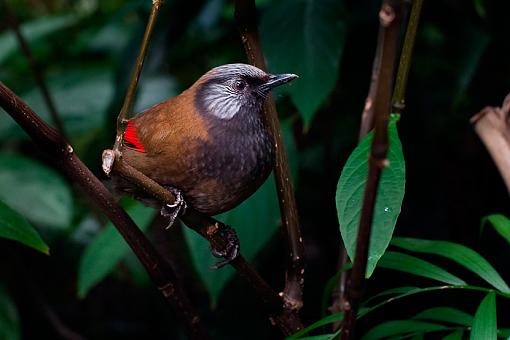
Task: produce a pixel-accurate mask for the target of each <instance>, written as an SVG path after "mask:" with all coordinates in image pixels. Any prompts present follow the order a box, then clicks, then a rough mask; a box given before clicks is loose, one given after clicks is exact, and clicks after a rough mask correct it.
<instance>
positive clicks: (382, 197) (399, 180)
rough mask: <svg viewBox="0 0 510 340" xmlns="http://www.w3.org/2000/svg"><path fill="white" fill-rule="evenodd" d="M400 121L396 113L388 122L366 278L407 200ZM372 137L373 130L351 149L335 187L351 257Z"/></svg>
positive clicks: (344, 237) (343, 233)
mask: <svg viewBox="0 0 510 340" xmlns="http://www.w3.org/2000/svg"><path fill="white" fill-rule="evenodd" d="M397 121H398V116H396V115H394V116H392V119H391V120H390V123H389V125H388V139H389V150H388V161H389V165H388V166H387V167H386V168H385V169H384V170H383V173H382V175H381V181H380V185H379V187H378V190H377V198H376V203H375V208H374V221H373V226H372V228H373V229H372V230H373V232H372V234H371V238H370V246H369V250H368V253H369V254H368V263H367V273H366V276H367V277H370V276H371V275H372V272H373V271H374V269H375V266H376V264H377V261H379V259H380V258H381V256H382V255H383V254H384V251H385V250H386V247H388V244H389V243H390V240H391V235H392V234H393V229H394V228H395V224H396V223H397V217H398V215H399V214H400V207H401V205H402V200H403V199H404V187H405V164H404V154H403V152H402V145H401V143H400V140H399V138H398V133H397ZM372 139H373V133H369V134H368V135H367V136H366V137H365V138H363V140H362V141H361V142H360V143H359V144H358V146H357V147H356V149H355V150H354V151H353V152H352V154H351V156H350V157H349V159H347V162H346V163H345V166H344V168H343V170H342V175H341V176H340V179H339V180H338V186H337V189H336V209H337V213H338V222H339V224H340V232H341V234H342V239H343V241H344V244H345V247H346V249H347V254H349V257H350V259H351V260H353V257H354V254H355V251H356V236H357V235H358V225H359V220H360V216H361V207H362V205H361V204H360V203H361V202H362V201H363V195H364V193H365V184H366V181H367V175H368V159H369V153H370V146H371V145H372Z"/></svg>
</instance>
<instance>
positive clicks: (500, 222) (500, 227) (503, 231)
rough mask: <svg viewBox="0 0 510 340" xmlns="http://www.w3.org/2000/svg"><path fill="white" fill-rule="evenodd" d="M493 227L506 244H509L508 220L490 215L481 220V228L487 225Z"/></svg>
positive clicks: (509, 228) (499, 215)
mask: <svg viewBox="0 0 510 340" xmlns="http://www.w3.org/2000/svg"><path fill="white" fill-rule="evenodd" d="M487 222H490V224H491V225H492V226H493V227H494V230H496V232H497V233H498V234H499V235H501V237H503V238H504V239H505V240H506V241H507V242H508V243H510V220H509V219H508V218H507V217H506V216H505V215H501V214H492V215H488V216H485V217H484V218H483V219H482V227H483V226H484V225H485V224H486V223H487Z"/></svg>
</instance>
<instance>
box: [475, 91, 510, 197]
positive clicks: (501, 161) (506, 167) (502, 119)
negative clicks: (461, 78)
mask: <svg viewBox="0 0 510 340" xmlns="http://www.w3.org/2000/svg"><path fill="white" fill-rule="evenodd" d="M509 112H510V93H509V94H508V95H507V96H506V97H505V100H504V101H503V105H502V106H501V107H492V106H487V107H485V108H484V109H482V111H480V112H479V113H477V114H476V115H474V116H473V117H472V118H471V123H472V124H473V125H474V126H475V131H476V133H477V134H478V137H480V139H481V140H482V142H483V144H485V147H486V148H487V150H488V151H489V153H490V155H491V157H492V159H493V160H494V163H496V166H497V168H498V170H499V173H500V174H501V177H503V181H504V182H505V185H506V188H507V190H508V192H509V193H510V123H509V121H508V117H509V116H508V115H509Z"/></svg>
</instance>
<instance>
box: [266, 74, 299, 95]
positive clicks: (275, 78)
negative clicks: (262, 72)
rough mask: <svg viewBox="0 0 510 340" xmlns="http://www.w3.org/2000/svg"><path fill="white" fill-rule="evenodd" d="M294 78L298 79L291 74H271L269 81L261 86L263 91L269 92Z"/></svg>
mask: <svg viewBox="0 0 510 340" xmlns="http://www.w3.org/2000/svg"><path fill="white" fill-rule="evenodd" d="M296 78H299V77H298V76H297V75H296V74H292V73H283V74H272V75H270V76H269V79H268V80H267V81H266V82H265V83H264V84H263V85H262V86H263V88H264V89H265V90H267V91H269V90H271V89H272V88H274V87H276V86H280V85H282V84H285V83H288V82H290V81H293V80H294V79H296Z"/></svg>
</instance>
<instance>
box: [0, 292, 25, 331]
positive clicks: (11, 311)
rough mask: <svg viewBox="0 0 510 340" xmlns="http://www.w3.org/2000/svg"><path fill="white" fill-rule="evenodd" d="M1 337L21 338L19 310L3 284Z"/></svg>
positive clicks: (0, 305) (1, 295) (0, 296)
mask: <svg viewBox="0 0 510 340" xmlns="http://www.w3.org/2000/svg"><path fill="white" fill-rule="evenodd" d="M0 339H1V340H19V339H21V327H20V322H19V316H18V311H17V309H16V306H15V305H14V302H13V301H12V300H11V298H10V297H9V295H8V294H7V292H6V291H5V289H4V288H3V287H2V286H0Z"/></svg>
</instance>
